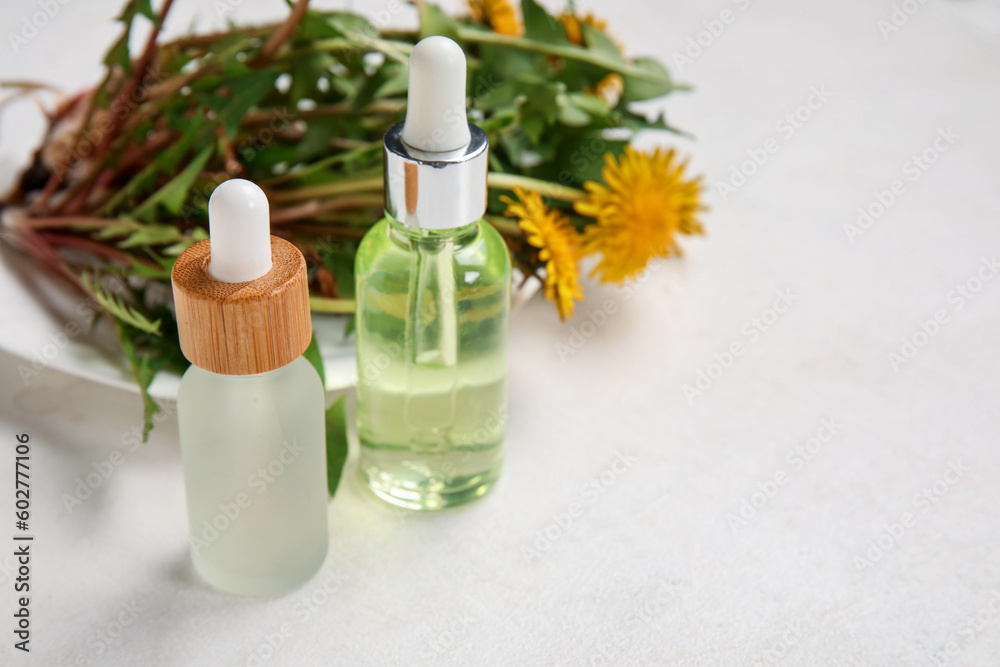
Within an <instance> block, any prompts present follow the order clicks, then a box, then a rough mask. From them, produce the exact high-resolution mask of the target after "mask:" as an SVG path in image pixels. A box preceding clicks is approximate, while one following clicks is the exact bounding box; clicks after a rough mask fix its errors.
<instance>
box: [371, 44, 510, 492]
mask: <svg viewBox="0 0 1000 667" xmlns="http://www.w3.org/2000/svg"><path fill="white" fill-rule="evenodd" d="M465 89H466V63H465V54H464V53H463V52H462V49H461V47H460V46H459V45H458V44H456V43H455V42H453V41H452V40H450V39H448V38H447V37H442V36H433V37H427V38H426V39H423V40H421V41H420V42H419V43H418V44H417V45H416V46H414V48H413V50H412V51H411V52H410V60H409V88H408V91H407V107H406V120H405V121H404V122H402V123H397V124H396V125H394V126H393V127H391V128H390V129H389V131H388V132H386V135H385V140H384V142H383V145H384V152H383V155H384V158H385V161H384V166H385V186H386V188H385V202H386V217H385V219H383V220H382V221H381V222H379V223H378V224H376V225H375V226H374V227H373V228H372V229H371V230H369V232H368V234H367V235H366V236H365V238H364V240H363V241H362V242H361V246H360V248H359V249H358V253H357V257H356V260H355V278H356V288H355V296H356V301H357V341H358V413H357V414H358V436H359V438H360V440H361V457H360V463H359V468H360V471H361V474H362V476H363V477H364V478H365V481H366V482H367V484H368V486H369V488H371V490H372V491H374V492H375V494H376V495H378V496H379V497H381V498H383V499H384V500H387V501H388V502H390V503H393V504H395V505H400V506H402V507H407V508H410V509H415V510H434V509H441V508H444V507H450V506H453V505H458V504H460V503H464V502H466V501H469V500H472V499H473V498H477V497H479V496H481V495H483V494H484V493H486V491H487V490H488V489H489V488H490V487H491V486H492V485H493V483H494V482H495V481H496V479H497V476H498V475H499V474H500V467H501V464H502V457H503V454H502V447H503V431H504V422H505V421H506V411H507V401H506V375H507V320H508V315H509V310H510V256H509V255H508V253H507V246H506V245H505V244H504V241H503V239H502V238H501V237H500V234H498V233H497V231H496V230H495V229H493V227H492V226H490V224H489V223H487V222H486V221H484V220H483V219H482V217H483V214H484V213H485V212H486V171H487V164H488V154H489V142H488V140H487V138H486V134H485V133H484V132H483V131H482V129H481V128H479V127H477V126H475V125H474V124H472V123H469V122H468V120H467V119H466V115H465Z"/></svg>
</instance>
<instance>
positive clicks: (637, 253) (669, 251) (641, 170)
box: [573, 146, 705, 284]
mask: <svg viewBox="0 0 1000 667" xmlns="http://www.w3.org/2000/svg"><path fill="white" fill-rule="evenodd" d="M686 166H687V162H686V161H684V162H680V161H679V160H678V159H677V154H676V153H675V152H674V151H673V150H672V149H671V150H669V151H663V150H660V149H659V148H657V149H656V150H655V151H653V152H652V153H642V152H639V151H636V150H633V149H632V147H631V146H626V147H625V152H624V154H623V155H622V156H621V161H620V162H619V161H618V160H616V159H615V157H614V156H613V155H611V154H610V153H608V154H606V155H605V156H604V169H603V170H602V172H601V174H602V176H603V177H604V182H605V183H606V184H607V185H602V184H600V183H594V182H592V181H588V182H586V183H584V185H583V187H584V189H586V191H587V196H586V197H585V198H584V199H581V200H580V201H578V202H576V203H575V204H574V205H573V206H574V208H575V209H576V212H577V213H579V214H581V215H585V216H588V217H591V218H594V219H595V221H596V222H594V223H593V224H590V225H588V226H587V227H586V228H585V229H584V233H583V252H584V254H587V255H589V254H591V253H599V254H600V255H601V261H600V262H599V263H598V264H597V266H595V267H594V270H593V272H592V273H591V275H600V279H601V282H614V283H618V284H621V283H623V282H624V281H626V280H628V279H629V278H633V277H635V276H636V275H637V274H639V273H640V272H641V271H642V270H643V269H644V268H646V264H647V263H648V262H649V260H651V259H653V258H655V257H669V256H670V255H680V254H681V249H680V247H679V246H678V245H677V243H676V241H675V240H674V234H675V233H680V234H700V233H702V231H703V230H702V227H701V223H700V222H699V221H698V212H699V211H701V210H704V208H705V207H704V206H702V205H701V202H700V198H699V195H700V193H701V182H700V179H698V178H695V179H693V180H685V179H684V169H685V167H686Z"/></svg>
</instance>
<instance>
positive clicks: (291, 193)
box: [268, 175, 383, 202]
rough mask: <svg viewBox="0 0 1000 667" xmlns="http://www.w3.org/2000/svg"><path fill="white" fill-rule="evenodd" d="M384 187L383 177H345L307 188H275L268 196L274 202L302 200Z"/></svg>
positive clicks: (372, 190)
mask: <svg viewBox="0 0 1000 667" xmlns="http://www.w3.org/2000/svg"><path fill="white" fill-rule="evenodd" d="M382 188H383V177H382V176H381V175H379V176H366V177H363V178H353V179H345V180H342V181H334V182H332V183H322V184H320V185H311V186H309V187H305V188H295V189H294V190H275V191H272V192H270V193H268V198H269V199H270V200H271V201H272V202H289V201H302V200H303V199H314V198H317V197H332V196H335V195H346V194H352V193H357V192H375V191H378V190H381V189H382Z"/></svg>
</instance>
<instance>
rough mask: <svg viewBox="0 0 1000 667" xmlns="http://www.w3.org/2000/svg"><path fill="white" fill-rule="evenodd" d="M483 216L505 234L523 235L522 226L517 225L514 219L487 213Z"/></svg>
mask: <svg viewBox="0 0 1000 667" xmlns="http://www.w3.org/2000/svg"><path fill="white" fill-rule="evenodd" d="M483 217H484V218H485V219H486V221H487V222H489V223H490V224H491V225H493V226H494V227H495V228H496V230H497V231H498V232H500V233H501V234H503V235H504V236H521V228H520V227H518V226H517V223H516V222H514V220H513V219H511V218H505V217H503V216H502V215H487V216H483Z"/></svg>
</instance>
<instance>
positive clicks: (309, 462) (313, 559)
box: [177, 357, 329, 595]
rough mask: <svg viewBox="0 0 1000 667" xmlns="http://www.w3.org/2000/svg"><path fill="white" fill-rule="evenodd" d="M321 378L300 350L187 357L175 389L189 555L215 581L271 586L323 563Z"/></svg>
mask: <svg viewBox="0 0 1000 667" xmlns="http://www.w3.org/2000/svg"><path fill="white" fill-rule="evenodd" d="M323 401H324V399H323V386H322V384H321V383H320V379H319V375H318V374H317V373H316V369H314V368H313V367H312V364H310V363H309V362H308V361H306V359H304V358H303V357H299V358H298V359H296V360H295V361H293V362H291V363H290V364H287V365H285V366H282V367H281V368H277V369H275V370H272V371H268V372H266V373H257V374H253V375H221V374H219V373H213V372H211V371H207V370H204V369H202V368H198V367H197V366H194V365H192V366H191V367H190V368H188V370H187V372H185V373H184V377H183V378H182V379H181V384H180V389H179V390H178V394H177V418H178V423H179V429H180V441H181V459H182V462H183V465H184V480H185V487H186V489H187V508H188V524H189V527H190V529H191V558H192V560H193V562H194V566H195V569H196V570H197V571H198V573H199V574H200V575H201V576H202V577H203V578H204V579H205V580H206V581H207V582H208V583H210V584H212V585H213V586H215V587H216V588H218V589H221V590H224V591H229V592H232V593H238V594H241V595H272V594H277V593H281V592H283V591H286V590H290V589H292V588H295V587H297V586H299V585H301V584H302V583H304V582H305V581H306V580H308V579H309V578H310V577H311V576H312V575H313V574H314V573H315V572H316V571H317V570H318V569H319V568H320V567H321V566H322V564H323V560H324V559H325V558H326V551H327V544H328V542H329V538H328V532H327V512H326V505H327V491H326V457H325V449H324V447H325V444H324V443H325V438H324V423H323Z"/></svg>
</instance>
